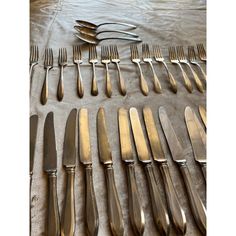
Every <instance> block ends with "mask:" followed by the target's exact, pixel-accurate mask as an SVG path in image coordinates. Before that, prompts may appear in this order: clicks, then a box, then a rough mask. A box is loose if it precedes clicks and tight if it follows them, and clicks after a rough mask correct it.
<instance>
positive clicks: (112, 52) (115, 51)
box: [110, 45, 126, 96]
mask: <svg viewBox="0 0 236 236" xmlns="http://www.w3.org/2000/svg"><path fill="white" fill-rule="evenodd" d="M110 55H111V62H113V63H115V64H116V67H117V70H118V75H119V85H120V92H121V94H122V95H123V96H125V95H126V88H125V81H124V78H123V77H122V75H121V71H120V66H119V63H120V57H119V53H118V49H117V46H116V45H110Z"/></svg>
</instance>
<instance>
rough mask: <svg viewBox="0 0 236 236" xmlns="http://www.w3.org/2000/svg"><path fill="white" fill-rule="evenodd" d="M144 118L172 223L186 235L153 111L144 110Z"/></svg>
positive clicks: (147, 108) (181, 210)
mask: <svg viewBox="0 0 236 236" xmlns="http://www.w3.org/2000/svg"><path fill="white" fill-rule="evenodd" d="M143 116H144V122H145V127H146V131H147V135H148V140H149V143H150V147H151V151H152V156H153V159H154V160H155V161H156V162H157V163H158V164H159V167H160V170H161V174H162V177H163V182H164V185H165V193H166V198H167V204H168V207H169V210H170V213H171V216H172V221H173V223H174V226H175V228H176V230H177V232H178V233H180V234H181V235H185V233H186V217H185V213H184V211H183V209H182V207H181V205H180V203H179V199H178V197H177V193H176V191H175V188H174V185H173V182H172V179H171V175H170V171H169V166H168V163H167V159H166V157H165V154H164V151H163V149H162V145H161V140H160V137H159V134H158V132H157V128H156V126H155V122H154V118H153V114H152V110H151V109H150V107H144V108H143Z"/></svg>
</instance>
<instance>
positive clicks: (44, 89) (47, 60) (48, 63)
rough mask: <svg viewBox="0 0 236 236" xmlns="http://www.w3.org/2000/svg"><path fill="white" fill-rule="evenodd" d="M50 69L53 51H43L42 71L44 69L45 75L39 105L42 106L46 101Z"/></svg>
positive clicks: (48, 49)
mask: <svg viewBox="0 0 236 236" xmlns="http://www.w3.org/2000/svg"><path fill="white" fill-rule="evenodd" d="M52 68H53V51H52V49H51V48H47V49H45V57H44V69H46V74H45V79H44V82H43V87H42V92H41V98H40V100H41V103H42V104H43V105H45V104H46V102H47V100H48V72H49V70H51V69H52Z"/></svg>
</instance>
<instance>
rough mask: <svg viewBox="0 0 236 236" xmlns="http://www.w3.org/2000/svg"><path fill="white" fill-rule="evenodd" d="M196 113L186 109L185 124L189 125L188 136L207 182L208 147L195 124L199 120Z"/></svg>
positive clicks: (188, 108)
mask: <svg viewBox="0 0 236 236" xmlns="http://www.w3.org/2000/svg"><path fill="white" fill-rule="evenodd" d="M194 115H195V113H194V112H193V111H192V109H191V108H190V107H186V108H185V122H186V125H187V130H188V134H189V137H190V141H191V144H192V148H193V153H194V157H195V160H196V161H197V162H198V163H199V164H200V165H201V167H202V173H203V175H204V178H205V180H206V164H207V162H206V146H205V144H204V142H203V141H202V137H201V134H200V131H199V129H198V126H197V124H196V122H195V119H197V117H196V115H195V116H194Z"/></svg>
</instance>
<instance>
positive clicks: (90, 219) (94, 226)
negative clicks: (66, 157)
mask: <svg viewBox="0 0 236 236" xmlns="http://www.w3.org/2000/svg"><path fill="white" fill-rule="evenodd" d="M85 181H86V182H85V188H86V191H85V209H86V210H85V218H86V226H87V230H88V234H89V236H96V235H97V234H98V227H99V218H98V209H97V202H96V197H95V193H94V187H93V169H92V166H91V165H86V167H85Z"/></svg>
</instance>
